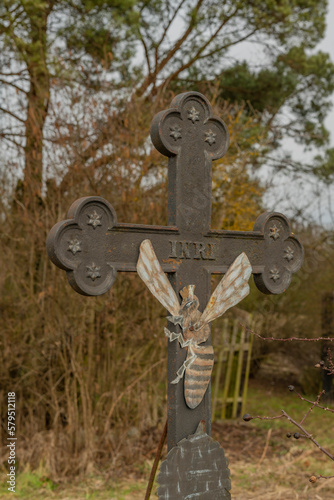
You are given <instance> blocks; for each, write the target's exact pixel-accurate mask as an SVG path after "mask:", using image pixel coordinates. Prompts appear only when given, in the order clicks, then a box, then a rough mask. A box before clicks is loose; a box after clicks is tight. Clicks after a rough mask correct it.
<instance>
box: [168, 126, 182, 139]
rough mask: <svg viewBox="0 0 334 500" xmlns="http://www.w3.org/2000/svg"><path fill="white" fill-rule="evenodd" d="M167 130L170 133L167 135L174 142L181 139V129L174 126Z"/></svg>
mask: <svg viewBox="0 0 334 500" xmlns="http://www.w3.org/2000/svg"><path fill="white" fill-rule="evenodd" d="M169 130H170V131H171V132H170V134H169V135H170V136H171V137H173V139H174V141H177V140H178V139H181V137H182V135H181V127H179V126H178V125H174V126H173V127H169Z"/></svg>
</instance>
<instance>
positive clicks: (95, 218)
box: [87, 210, 102, 229]
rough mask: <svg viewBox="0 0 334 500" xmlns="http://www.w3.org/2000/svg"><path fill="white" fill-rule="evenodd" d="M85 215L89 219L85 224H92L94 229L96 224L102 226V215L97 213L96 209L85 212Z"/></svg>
mask: <svg viewBox="0 0 334 500" xmlns="http://www.w3.org/2000/svg"><path fill="white" fill-rule="evenodd" d="M87 217H89V221H88V222H87V224H89V225H90V226H93V228H94V229H96V228H97V226H102V223H101V217H102V215H99V214H98V213H97V211H96V210H94V212H93V213H92V214H87Z"/></svg>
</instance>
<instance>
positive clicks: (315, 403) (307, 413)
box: [296, 391, 325, 424]
mask: <svg viewBox="0 0 334 500" xmlns="http://www.w3.org/2000/svg"><path fill="white" fill-rule="evenodd" d="M296 394H298V393H296ZM323 394H325V391H321V392H320V393H319V394H318V397H317V400H316V401H313V403H312V406H310V408H309V409H308V410H307V412H306V413H305V415H304V417H303V418H302V419H301V421H300V424H302V423H303V422H305V420H306V418H307V417H308V416H309V414H310V413H311V411H312V410H313V408H314V407H315V406H318V404H319V401H320V398H321V396H322V395H323Z"/></svg>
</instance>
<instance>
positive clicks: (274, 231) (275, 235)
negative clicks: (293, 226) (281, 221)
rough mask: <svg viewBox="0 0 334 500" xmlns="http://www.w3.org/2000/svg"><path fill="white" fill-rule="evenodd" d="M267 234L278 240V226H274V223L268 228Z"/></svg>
mask: <svg viewBox="0 0 334 500" xmlns="http://www.w3.org/2000/svg"><path fill="white" fill-rule="evenodd" d="M269 231H270V233H269V236H270V238H272V239H273V240H275V241H276V240H278V238H279V228H278V227H277V226H276V224H274V225H273V226H272V227H271V228H269Z"/></svg>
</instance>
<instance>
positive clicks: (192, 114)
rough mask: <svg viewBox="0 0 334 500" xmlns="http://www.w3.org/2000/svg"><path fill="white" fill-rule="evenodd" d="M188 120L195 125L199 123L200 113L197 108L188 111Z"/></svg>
mask: <svg viewBox="0 0 334 500" xmlns="http://www.w3.org/2000/svg"><path fill="white" fill-rule="evenodd" d="M188 120H191V121H192V122H193V123H195V122H198V121H199V111H197V109H196V108H195V106H192V107H191V108H190V109H188Z"/></svg>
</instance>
